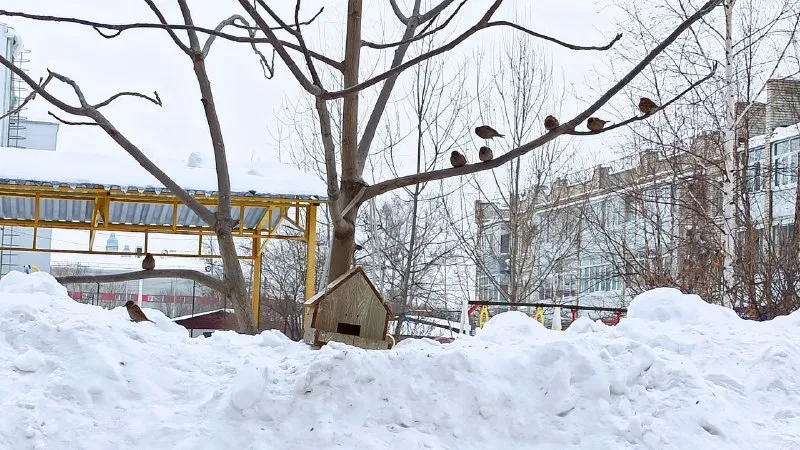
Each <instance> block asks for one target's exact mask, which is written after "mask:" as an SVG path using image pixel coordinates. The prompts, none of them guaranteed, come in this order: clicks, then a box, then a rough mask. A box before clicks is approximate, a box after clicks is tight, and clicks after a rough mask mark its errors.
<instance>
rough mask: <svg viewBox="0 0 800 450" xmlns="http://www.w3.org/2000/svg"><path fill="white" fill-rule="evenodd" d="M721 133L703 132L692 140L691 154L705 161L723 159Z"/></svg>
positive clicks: (722, 137) (722, 136)
mask: <svg viewBox="0 0 800 450" xmlns="http://www.w3.org/2000/svg"><path fill="white" fill-rule="evenodd" d="M723 139H724V135H723V133H722V132H721V131H713V130H712V131H703V132H701V133H700V134H698V135H696V136H695V137H694V139H692V146H691V152H692V153H693V154H694V155H697V156H699V157H700V158H703V159H709V160H712V161H714V160H718V159H720V158H722V141H723Z"/></svg>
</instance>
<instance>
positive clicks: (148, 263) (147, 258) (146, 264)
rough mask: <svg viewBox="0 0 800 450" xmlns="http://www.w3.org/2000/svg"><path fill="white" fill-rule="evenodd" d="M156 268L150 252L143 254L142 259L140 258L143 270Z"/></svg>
mask: <svg viewBox="0 0 800 450" xmlns="http://www.w3.org/2000/svg"><path fill="white" fill-rule="evenodd" d="M155 268H156V259H155V258H153V255H151V254H150V253H148V254H146V255H144V260H142V269H144V270H153V269H155Z"/></svg>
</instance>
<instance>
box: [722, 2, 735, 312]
mask: <svg viewBox="0 0 800 450" xmlns="http://www.w3.org/2000/svg"><path fill="white" fill-rule="evenodd" d="M734 3H735V0H728V1H727V2H726V3H725V5H724V8H725V85H726V92H725V96H726V102H725V104H726V110H725V143H724V147H723V148H724V156H723V160H724V166H725V177H724V181H723V184H722V209H723V219H724V226H723V230H722V231H723V241H722V242H723V258H724V262H723V266H722V270H723V272H722V273H723V290H724V296H723V303H722V304H723V306H727V307H733V304H734V299H735V297H734V293H733V263H734V241H733V233H734V232H735V230H736V226H735V223H734V215H733V212H734V207H733V202H734V193H733V188H734V186H733V184H734V170H733V163H734V158H735V155H734V152H735V151H736V148H735V145H736V136H735V132H736V130H735V129H734V126H735V124H736V114H735V109H736V91H735V90H734V85H733V5H734Z"/></svg>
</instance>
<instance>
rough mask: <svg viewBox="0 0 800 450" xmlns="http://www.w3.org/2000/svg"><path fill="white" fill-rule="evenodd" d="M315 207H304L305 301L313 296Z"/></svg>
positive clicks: (315, 252)
mask: <svg viewBox="0 0 800 450" xmlns="http://www.w3.org/2000/svg"><path fill="white" fill-rule="evenodd" d="M317 206H318V205H316V204H312V205H310V206H308V207H306V300H308V299H310V298H311V297H313V296H314V293H315V292H314V291H315V289H314V284H315V283H314V282H315V281H316V274H317V270H316V268H317Z"/></svg>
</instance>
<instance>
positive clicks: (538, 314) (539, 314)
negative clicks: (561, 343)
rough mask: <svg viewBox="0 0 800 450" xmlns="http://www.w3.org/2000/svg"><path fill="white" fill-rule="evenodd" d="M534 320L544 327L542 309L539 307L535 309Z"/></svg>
mask: <svg viewBox="0 0 800 450" xmlns="http://www.w3.org/2000/svg"><path fill="white" fill-rule="evenodd" d="M534 318H535V319H536V320H538V321H539V323H540V324H542V325H544V309H542V307H541V306H540V307H538V308H536V315H535V316H534Z"/></svg>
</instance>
